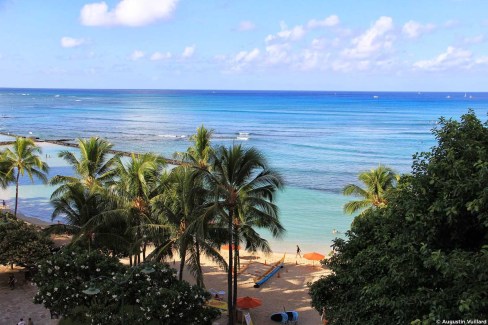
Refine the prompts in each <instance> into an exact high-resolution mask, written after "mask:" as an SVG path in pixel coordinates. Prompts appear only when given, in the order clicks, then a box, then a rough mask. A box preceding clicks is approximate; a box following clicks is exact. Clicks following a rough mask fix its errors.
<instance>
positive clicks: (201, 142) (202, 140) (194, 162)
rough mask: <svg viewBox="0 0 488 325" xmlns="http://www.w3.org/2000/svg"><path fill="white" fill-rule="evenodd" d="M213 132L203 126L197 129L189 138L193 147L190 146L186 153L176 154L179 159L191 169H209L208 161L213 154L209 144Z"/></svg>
mask: <svg viewBox="0 0 488 325" xmlns="http://www.w3.org/2000/svg"><path fill="white" fill-rule="evenodd" d="M212 134H213V130H208V129H206V128H205V127H204V126H203V125H202V126H200V127H199V128H197V133H196V134H194V135H192V136H191V137H190V141H191V142H193V146H190V147H189V148H188V150H187V151H186V152H183V153H181V152H179V153H176V156H177V157H181V158H182V160H183V162H185V163H187V164H189V165H190V166H193V167H198V168H201V169H208V168H209V164H208V162H209V160H210V157H211V156H212V154H213V148H212V146H211V143H210V141H211V140H210V139H211V137H212Z"/></svg>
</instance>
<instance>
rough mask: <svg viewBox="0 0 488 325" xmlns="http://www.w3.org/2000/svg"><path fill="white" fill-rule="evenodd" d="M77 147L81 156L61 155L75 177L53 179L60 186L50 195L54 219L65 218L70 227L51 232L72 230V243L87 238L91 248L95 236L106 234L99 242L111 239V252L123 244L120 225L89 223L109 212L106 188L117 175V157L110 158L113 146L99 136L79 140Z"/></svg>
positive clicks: (100, 237) (55, 228) (54, 228)
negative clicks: (118, 231) (73, 237)
mask: <svg viewBox="0 0 488 325" xmlns="http://www.w3.org/2000/svg"><path fill="white" fill-rule="evenodd" d="M78 146H79V155H76V154H75V153H73V152H71V151H67V150H65V151H61V152H60V153H59V157H61V158H63V159H64V160H65V161H66V162H67V163H68V164H69V165H71V167H72V168H73V170H74V172H75V175H74V176H63V175H56V176H54V177H53V178H52V179H51V180H50V183H51V184H52V185H60V186H59V187H58V188H57V189H56V190H55V191H54V192H53V194H52V195H51V204H52V205H53V206H54V211H53V214H52V216H51V218H52V220H54V219H56V218H57V217H59V216H64V217H65V218H66V221H67V224H68V226H66V225H53V226H50V228H51V229H50V231H57V230H59V228H62V229H61V230H64V229H69V230H70V231H72V232H74V233H75V240H74V241H73V242H76V241H77V240H80V239H87V241H88V245H89V247H90V246H91V244H92V242H93V239H94V234H95V233H96V234H99V235H100V234H102V233H103V236H98V238H96V241H97V242H100V241H103V240H104V239H106V238H108V237H109V238H111V240H110V241H108V244H109V246H110V248H111V250H112V251H116V250H117V249H116V247H115V246H114V245H112V244H113V243H116V242H120V236H118V235H117V232H116V230H119V228H120V227H119V226H120V225H117V224H115V223H111V224H110V225H100V224H97V225H94V224H92V223H90V221H91V219H92V218H94V217H95V216H97V215H99V214H100V213H102V212H103V211H105V210H108V209H110V202H108V200H107V199H106V198H105V194H106V193H105V192H106V190H105V188H104V185H105V184H106V183H107V182H108V181H110V180H111V179H112V178H113V176H114V172H115V170H114V166H115V162H116V160H117V158H118V155H114V156H112V157H110V149H111V148H112V144H110V143H109V142H108V141H107V140H104V139H101V138H98V137H92V138H90V139H86V140H85V139H78ZM78 157H79V158H78ZM104 228H105V229H104Z"/></svg>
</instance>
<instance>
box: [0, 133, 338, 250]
mask: <svg viewBox="0 0 488 325" xmlns="http://www.w3.org/2000/svg"><path fill="white" fill-rule="evenodd" d="M0 135H3V136H7V137H12V138H14V137H16V136H20V137H25V136H21V135H16V134H12V133H8V132H1V131H0ZM33 139H34V141H35V142H36V143H39V144H42V143H46V145H54V146H60V147H69V148H78V145H77V144H74V143H70V142H67V141H73V140H74V139H59V140H45V139H40V138H34V137H33ZM12 142H13V141H12ZM12 142H10V143H12ZM0 144H3V145H8V144H9V142H8V141H3V142H0ZM112 153H118V154H121V155H123V156H130V154H131V153H129V152H127V151H120V150H112ZM136 154H137V153H136ZM163 158H164V157H163ZM164 159H166V160H167V161H168V163H169V164H171V165H173V162H175V160H172V159H168V158H164ZM177 163H179V164H180V162H177ZM175 164H176V163H175ZM17 214H18V218H19V219H22V220H24V221H26V222H28V223H31V224H34V225H37V226H40V227H46V226H48V225H52V224H55V222H50V221H47V220H48V219H49V220H50V217H47V218H43V214H41V215H40V216H39V214H36V213H35V212H34V211H30V214H29V215H26V214H24V213H22V212H19V211H18V213H17ZM32 214H36V215H38V216H37V217H33V216H31V215H32ZM290 229H294V228H293V227H291V228H290ZM324 230H325V229H324ZM324 237H325V236H324ZM265 238H266V239H267V240H268V242H269V244H270V247H271V249H272V252H273V253H281V254H282V253H290V252H291V253H294V252H295V251H296V245H299V246H300V248H301V249H302V252H311V251H316V252H320V253H321V254H324V255H327V254H329V253H330V252H331V251H332V248H331V245H332V241H329V240H328V239H325V238H324V239H320V240H318V241H314V242H309V241H307V240H305V241H304V242H302V241H301V240H300V239H298V238H293V236H292V238H288V239H285V240H279V239H274V238H271V237H268V236H265ZM297 239H298V240H297ZM303 239H304V238H303Z"/></svg>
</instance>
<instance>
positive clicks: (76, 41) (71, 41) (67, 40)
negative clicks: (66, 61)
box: [61, 36, 85, 48]
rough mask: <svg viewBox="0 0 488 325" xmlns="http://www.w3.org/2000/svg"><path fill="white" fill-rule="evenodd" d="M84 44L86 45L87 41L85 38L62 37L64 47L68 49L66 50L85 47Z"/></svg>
mask: <svg viewBox="0 0 488 325" xmlns="http://www.w3.org/2000/svg"><path fill="white" fill-rule="evenodd" d="M83 43H85V40H84V39H83V38H73V37H68V36H64V37H61V46H62V47H66V48H69V47H77V46H80V45H83Z"/></svg>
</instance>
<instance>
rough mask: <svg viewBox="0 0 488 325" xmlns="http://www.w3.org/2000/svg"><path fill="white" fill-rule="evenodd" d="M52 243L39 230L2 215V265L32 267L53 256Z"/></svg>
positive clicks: (0, 239) (0, 242)
mask: <svg viewBox="0 0 488 325" xmlns="http://www.w3.org/2000/svg"><path fill="white" fill-rule="evenodd" d="M51 247H52V242H51V240H50V239H49V238H47V237H45V236H44V235H43V234H42V233H41V231H40V230H39V229H37V228H36V227H34V226H31V225H28V224H26V223H25V222H23V221H21V220H17V219H16V218H13V217H11V216H9V215H8V214H1V215H0V264H4V265H7V264H17V265H25V266H32V265H35V264H36V263H37V261H39V260H41V259H43V258H45V257H47V256H49V255H50V254H51V251H50V250H51Z"/></svg>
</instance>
